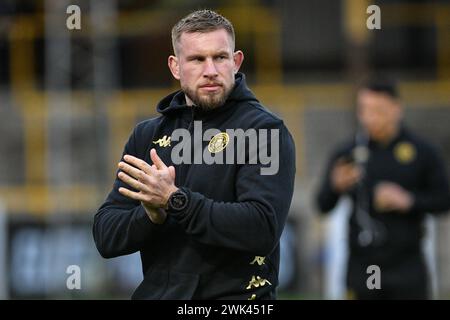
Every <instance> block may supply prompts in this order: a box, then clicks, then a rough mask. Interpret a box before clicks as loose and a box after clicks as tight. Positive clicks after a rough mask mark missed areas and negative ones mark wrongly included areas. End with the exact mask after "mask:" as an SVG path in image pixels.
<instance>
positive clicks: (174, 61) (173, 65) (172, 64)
mask: <svg viewBox="0 0 450 320" xmlns="http://www.w3.org/2000/svg"><path fill="white" fill-rule="evenodd" d="M167 64H168V65H169V69H170V72H172V75H173V77H174V78H175V79H177V80H180V65H179V64H178V58H177V57H176V56H169V59H168V61H167Z"/></svg>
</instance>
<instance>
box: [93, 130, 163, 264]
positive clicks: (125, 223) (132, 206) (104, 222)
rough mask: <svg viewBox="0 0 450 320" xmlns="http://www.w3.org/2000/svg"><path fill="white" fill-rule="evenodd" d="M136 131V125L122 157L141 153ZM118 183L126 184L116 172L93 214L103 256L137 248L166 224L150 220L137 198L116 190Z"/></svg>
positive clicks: (125, 252)
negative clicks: (110, 186) (100, 204)
mask: <svg viewBox="0 0 450 320" xmlns="http://www.w3.org/2000/svg"><path fill="white" fill-rule="evenodd" d="M137 131H138V127H136V128H135V130H134V131H133V134H132V135H131V136H130V138H129V140H128V142H127V144H126V145H125V149H124V152H123V154H122V158H123V156H124V155H125V154H131V155H134V156H136V157H142V155H139V154H138V152H137V149H139V148H137V147H136V141H137V137H136V136H137V135H139V134H142V133H138V132H137ZM120 187H128V188H129V186H126V185H125V184H124V183H123V182H122V181H121V180H120V179H118V178H117V174H116V179H115V181H114V185H113V189H112V191H111V192H110V193H109V195H108V197H107V199H106V201H105V203H103V205H102V206H101V207H100V209H99V210H98V212H97V213H96V215H95V217H94V226H93V236H94V241H95V244H96V246H97V249H98V251H99V252H100V254H101V255H102V257H104V258H113V257H117V256H120V255H125V254H131V253H134V252H136V251H138V250H139V249H140V247H141V246H142V244H143V243H144V242H145V241H146V240H148V239H149V238H150V237H151V236H152V235H153V234H155V233H157V232H158V231H159V230H161V229H163V228H164V226H165V223H164V224H162V225H156V224H153V223H152V222H151V220H150V218H149V217H148V216H147V213H146V212H145V209H144V207H142V205H141V204H140V202H139V201H136V200H133V199H130V198H128V197H125V196H123V195H122V194H121V193H120V192H119V188H120Z"/></svg>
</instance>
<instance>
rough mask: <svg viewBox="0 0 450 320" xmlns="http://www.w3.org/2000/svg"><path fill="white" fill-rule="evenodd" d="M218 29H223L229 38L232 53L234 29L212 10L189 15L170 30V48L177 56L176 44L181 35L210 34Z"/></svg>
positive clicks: (227, 21) (225, 19)
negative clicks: (171, 47)
mask: <svg viewBox="0 0 450 320" xmlns="http://www.w3.org/2000/svg"><path fill="white" fill-rule="evenodd" d="M219 29H225V30H226V31H227V32H228V34H229V35H230V37H231V40H232V45H233V51H234V41H235V36H234V28H233V25H232V24H231V22H230V21H229V20H228V19H227V18H225V17H224V16H222V15H220V14H218V13H217V12H214V11H212V10H207V9H205V10H198V11H194V12H192V13H190V14H189V15H187V16H186V17H184V18H183V19H181V20H180V21H178V22H177V23H176V24H175V26H174V27H173V28H172V46H173V51H174V53H175V54H177V44H178V42H179V41H180V37H181V35H182V34H183V33H185V32H187V33H194V32H201V33H206V32H211V31H215V30H219Z"/></svg>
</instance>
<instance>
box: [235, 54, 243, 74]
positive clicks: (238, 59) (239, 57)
mask: <svg viewBox="0 0 450 320" xmlns="http://www.w3.org/2000/svg"><path fill="white" fill-rule="evenodd" d="M233 59H234V73H237V72H238V71H239V68H240V67H241V65H242V62H243V61H244V53H243V52H242V51H241V50H238V51H236V52H235V53H234V54H233Z"/></svg>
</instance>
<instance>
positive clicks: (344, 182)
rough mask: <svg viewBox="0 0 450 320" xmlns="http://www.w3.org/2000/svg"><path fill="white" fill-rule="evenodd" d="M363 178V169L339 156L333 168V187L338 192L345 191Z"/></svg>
mask: <svg viewBox="0 0 450 320" xmlns="http://www.w3.org/2000/svg"><path fill="white" fill-rule="evenodd" d="M359 179H361V170H360V169H359V168H358V167H357V166H356V165H355V164H353V163H349V162H348V161H346V160H345V159H344V158H339V159H338V160H337V161H336V162H335V164H334V165H333V169H332V170H331V187H332V188H333V190H334V191H335V192H337V193H345V192H347V191H348V190H350V189H351V188H352V187H353V186H354V185H355V184H356V183H357V182H358V181H359Z"/></svg>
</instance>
